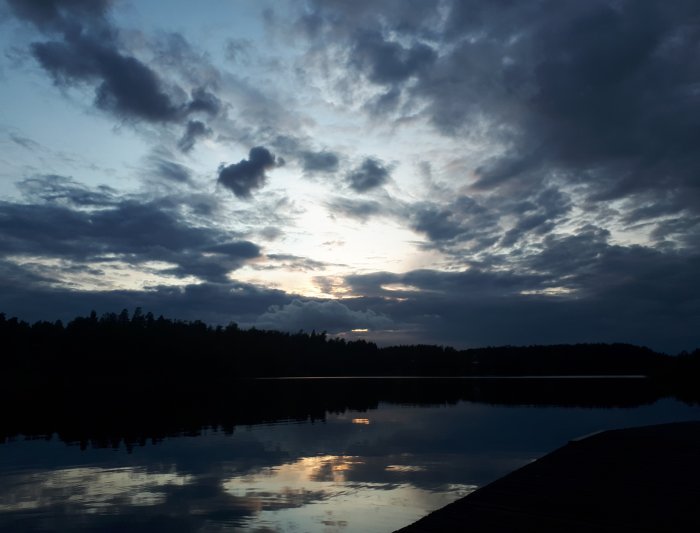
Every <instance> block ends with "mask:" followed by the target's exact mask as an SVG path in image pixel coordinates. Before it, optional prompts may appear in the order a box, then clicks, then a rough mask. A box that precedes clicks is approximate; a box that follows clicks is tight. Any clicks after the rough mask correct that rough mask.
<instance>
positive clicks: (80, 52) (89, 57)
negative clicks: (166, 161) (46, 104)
mask: <svg viewBox="0 0 700 533" xmlns="http://www.w3.org/2000/svg"><path fill="white" fill-rule="evenodd" d="M32 52H33V54H34V56H35V57H36V58H37V60H38V61H39V63H40V64H41V66H42V67H43V68H44V69H45V70H47V71H48V72H49V73H50V74H51V75H52V76H53V78H54V80H55V81H56V82H57V83H61V84H64V83H71V82H74V81H93V80H94V81H96V82H97V83H98V85H97V87H96V89H95V105H97V107H99V108H100V109H103V110H105V111H110V112H112V113H114V114H116V115H118V116H123V117H125V118H137V119H142V120H148V121H153V122H167V121H174V120H177V119H179V118H180V117H181V116H182V114H183V112H182V108H181V107H180V106H178V105H176V104H175V103H174V102H173V101H172V99H171V98H170V96H169V95H168V94H167V93H166V92H165V90H164V88H163V86H162V83H161V81H160V79H159V78H158V76H157V75H156V73H155V72H154V71H153V70H152V69H150V68H149V67H148V66H146V65H145V64H144V63H142V62H141V61H139V60H138V59H136V58H135V57H131V56H125V55H122V54H121V53H119V52H118V51H116V50H114V49H113V48H107V47H105V46H103V45H102V43H101V42H99V41H97V40H93V39H90V38H85V37H83V36H75V37H72V36H69V38H68V40H67V41H65V42H57V41H50V42H45V43H34V44H33V45H32Z"/></svg>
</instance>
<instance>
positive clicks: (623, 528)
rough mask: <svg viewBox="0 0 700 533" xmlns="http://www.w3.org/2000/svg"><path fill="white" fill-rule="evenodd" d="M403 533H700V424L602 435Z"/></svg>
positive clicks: (571, 446) (575, 444)
mask: <svg viewBox="0 0 700 533" xmlns="http://www.w3.org/2000/svg"><path fill="white" fill-rule="evenodd" d="M399 531H400V532H401V533H428V532H430V533H438V532H445V533H447V532H449V533H455V532H460V531H465V532H469V533H496V532H498V533H530V532H532V533H548V532H555V531H556V532H562V533H583V532H586V533H590V532H596V533H598V532H605V533H608V532H609V533H627V532H640V533H641V532H645V533H650V532H654V533H685V532H688V533H690V532H692V533H698V532H700V422H682V423H674V424H664V425H658V426H645V427H639V428H632V429H620V430H613V431H605V432H602V433H597V434H594V435H591V436H589V437H585V438H582V439H577V440H575V441H571V442H570V443H569V444H567V445H566V446H564V447H563V448H560V449H558V450H556V451H554V452H552V453H550V454H549V455H546V456H544V457H542V458H541V459H538V460H537V461H534V462H532V463H530V464H529V465H527V466H524V467H523V468H520V469H519V470H516V471H515V472H512V473H511V474H508V475H507V476H505V477H503V478H501V479H499V480H497V481H495V482H493V483H491V484H489V485H486V486H484V487H483V488H481V489H478V490H476V491H475V492H473V493H471V494H470V495H468V496H466V497H464V498H462V499H460V500H457V501H456V502H454V503H452V504H450V505H448V506H446V507H443V508H442V509H439V510H437V511H435V512H433V513H431V514H429V515H428V516H426V517H425V518H422V519H421V520H419V521H417V522H415V523H414V524H412V525H410V526H408V527H405V528H403V529H401V530H399Z"/></svg>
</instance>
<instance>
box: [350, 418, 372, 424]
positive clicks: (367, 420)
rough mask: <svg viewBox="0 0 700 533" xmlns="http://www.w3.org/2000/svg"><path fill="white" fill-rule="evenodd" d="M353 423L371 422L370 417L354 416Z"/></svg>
mask: <svg viewBox="0 0 700 533" xmlns="http://www.w3.org/2000/svg"><path fill="white" fill-rule="evenodd" d="M352 423H353V424H362V425H368V424H369V418H353V419H352Z"/></svg>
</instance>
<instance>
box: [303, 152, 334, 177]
mask: <svg viewBox="0 0 700 533" xmlns="http://www.w3.org/2000/svg"><path fill="white" fill-rule="evenodd" d="M301 160H302V166H303V168H304V171H305V172H335V171H336V170H338V156H337V155H336V154H335V153H333V152H327V151H321V152H309V151H306V152H302V154H301Z"/></svg>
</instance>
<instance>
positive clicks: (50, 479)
mask: <svg viewBox="0 0 700 533" xmlns="http://www.w3.org/2000/svg"><path fill="white" fill-rule="evenodd" d="M8 477H9V479H8V478H7V477H6V478H5V479H4V487H3V489H4V490H2V492H0V512H11V511H27V510H31V509H42V508H47V507H51V506H53V505H59V504H60V505H70V506H73V507H74V510H75V512H79V513H95V512H110V508H114V509H113V511H114V512H116V510H117V508H118V507H119V508H121V507H124V506H149V505H158V504H160V503H162V501H163V500H164V498H165V494H164V490H165V488H166V487H168V486H183V485H185V484H187V483H190V482H191V481H192V477H191V476H186V475H182V474H178V473H176V472H172V473H170V472H168V473H154V472H148V471H146V470H145V469H141V468H113V469H104V468H97V467H78V468H65V469H60V470H54V471H50V472H33V473H29V474H26V473H21V474H15V475H13V476H8Z"/></svg>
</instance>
